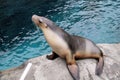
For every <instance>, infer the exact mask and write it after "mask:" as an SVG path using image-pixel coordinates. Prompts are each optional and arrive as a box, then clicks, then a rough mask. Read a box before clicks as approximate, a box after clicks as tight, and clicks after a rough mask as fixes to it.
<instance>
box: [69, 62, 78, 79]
mask: <svg viewBox="0 0 120 80" xmlns="http://www.w3.org/2000/svg"><path fill="white" fill-rule="evenodd" d="M67 66H68V70H69V72H70V74H71V75H72V77H73V78H74V80H80V76H79V67H78V65H77V64H68V65H67Z"/></svg>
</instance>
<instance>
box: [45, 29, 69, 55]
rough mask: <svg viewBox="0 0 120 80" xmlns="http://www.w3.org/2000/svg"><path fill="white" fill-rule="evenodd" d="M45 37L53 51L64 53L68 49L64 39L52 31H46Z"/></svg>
mask: <svg viewBox="0 0 120 80" xmlns="http://www.w3.org/2000/svg"><path fill="white" fill-rule="evenodd" d="M43 32H44V36H45V38H46V40H47V42H48V44H49V45H50V46H51V47H52V49H53V50H54V51H56V52H58V53H63V52H64V51H66V49H68V44H67V43H66V42H65V41H64V39H63V38H62V37H61V36H59V35H58V34H57V33H55V32H54V31H52V30H45V31H43Z"/></svg>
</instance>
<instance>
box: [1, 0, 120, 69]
mask: <svg viewBox="0 0 120 80" xmlns="http://www.w3.org/2000/svg"><path fill="white" fill-rule="evenodd" d="M33 14H37V15H40V16H45V17H47V18H49V19H51V20H53V21H54V22H55V23H56V24H57V25H59V26H60V27H61V28H63V29H64V30H65V31H67V32H68V33H70V34H72V35H79V36H84V37H86V38H89V39H91V40H93V41H94V42H95V43H118V42H120V1H119V0H35V1H34V0H0V70H5V69H9V68H12V67H16V66H19V65H20V64H22V63H23V62H24V61H26V60H28V59H30V58H34V57H37V56H41V55H44V54H47V53H50V52H51V48H50V47H49V46H48V44H47V43H46V40H45V39H44V36H43V33H42V31H41V30H40V29H38V28H37V27H36V26H34V24H33V23H32V21H31V16H32V15H33Z"/></svg>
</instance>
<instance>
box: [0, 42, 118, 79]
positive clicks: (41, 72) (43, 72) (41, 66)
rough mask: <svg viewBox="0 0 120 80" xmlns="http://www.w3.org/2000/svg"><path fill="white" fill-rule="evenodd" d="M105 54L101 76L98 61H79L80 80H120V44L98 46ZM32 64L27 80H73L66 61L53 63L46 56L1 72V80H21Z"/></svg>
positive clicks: (60, 60) (58, 59) (59, 60)
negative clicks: (97, 67)
mask: <svg viewBox="0 0 120 80" xmlns="http://www.w3.org/2000/svg"><path fill="white" fill-rule="evenodd" d="M98 46H99V47H100V48H101V50H102V51H103V53H104V55H105V56H104V63H105V65H104V69H103V73H102V75H101V76H97V75H95V68H96V60H95V59H82V60H77V63H78V65H79V68H80V72H79V73H80V80H120V43H119V44H98ZM28 63H32V67H31V68H30V70H29V72H28V74H27V76H26V78H25V80H73V78H72V77H71V75H70V73H69V71H68V69H67V67H66V63H65V60H63V59H61V58H57V59H55V60H53V61H51V60H48V59H46V56H40V57H37V58H33V59H30V60H28V61H27V62H25V63H24V64H23V65H21V66H20V67H17V68H14V69H10V70H6V71H1V72H0V80H19V79H20V77H21V75H22V73H23V71H24V69H25V68H26V65H27V64H28Z"/></svg>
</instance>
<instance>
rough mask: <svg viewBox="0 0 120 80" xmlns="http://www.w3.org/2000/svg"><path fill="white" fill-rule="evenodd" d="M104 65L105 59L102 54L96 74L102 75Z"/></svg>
mask: <svg viewBox="0 0 120 80" xmlns="http://www.w3.org/2000/svg"><path fill="white" fill-rule="evenodd" d="M103 66H104V59H103V56H101V57H100V58H99V60H98V63H97V66H96V72H95V74H96V75H98V76H99V75H101V73H102V72H103Z"/></svg>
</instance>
